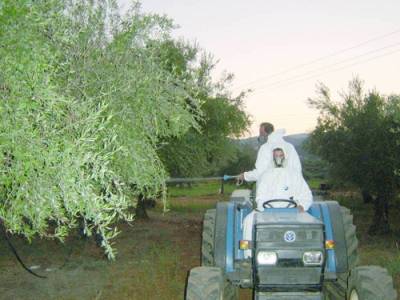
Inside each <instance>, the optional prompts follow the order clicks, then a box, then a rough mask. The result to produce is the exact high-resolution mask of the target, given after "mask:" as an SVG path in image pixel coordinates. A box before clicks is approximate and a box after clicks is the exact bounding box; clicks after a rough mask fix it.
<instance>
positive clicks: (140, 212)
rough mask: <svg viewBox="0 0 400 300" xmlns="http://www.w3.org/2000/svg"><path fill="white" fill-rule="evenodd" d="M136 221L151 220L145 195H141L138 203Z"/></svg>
mask: <svg viewBox="0 0 400 300" xmlns="http://www.w3.org/2000/svg"><path fill="white" fill-rule="evenodd" d="M135 216H136V219H149V215H148V214H147V211H146V199H145V198H144V197H143V195H139V197H138V202H137V205H136V209H135Z"/></svg>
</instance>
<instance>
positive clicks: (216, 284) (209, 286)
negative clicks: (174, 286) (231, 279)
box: [185, 267, 225, 300]
mask: <svg viewBox="0 0 400 300" xmlns="http://www.w3.org/2000/svg"><path fill="white" fill-rule="evenodd" d="M224 287H225V286H224V276H223V274H222V270H221V269H220V268H216V267H196V268H193V269H192V270H191V271H190V274H189V279H188V283H187V287H186V297H185V299H186V300H223V299H224Z"/></svg>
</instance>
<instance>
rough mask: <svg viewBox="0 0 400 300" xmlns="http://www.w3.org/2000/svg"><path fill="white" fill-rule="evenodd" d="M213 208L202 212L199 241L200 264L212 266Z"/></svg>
mask: <svg viewBox="0 0 400 300" xmlns="http://www.w3.org/2000/svg"><path fill="white" fill-rule="evenodd" d="M214 236H215V209H209V210H207V211H206V213H205V214H204V219H203V233H202V241H201V265H202V266H214Z"/></svg>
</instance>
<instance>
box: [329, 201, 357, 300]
mask: <svg viewBox="0 0 400 300" xmlns="http://www.w3.org/2000/svg"><path fill="white" fill-rule="evenodd" d="M340 211H341V214H342V219H343V227H344V231H345V242H346V249H347V264H348V271H347V272H345V273H338V274H337V281H336V282H326V283H325V284H324V293H325V294H326V299H329V300H336V299H338V300H339V299H345V295H346V291H347V284H348V278H349V275H350V270H352V269H353V268H355V267H356V266H357V265H358V263H359V256H358V252H357V248H358V239H357V236H356V226H355V225H354V224H353V215H352V214H351V213H350V210H349V209H348V208H346V207H343V206H341V207H340Z"/></svg>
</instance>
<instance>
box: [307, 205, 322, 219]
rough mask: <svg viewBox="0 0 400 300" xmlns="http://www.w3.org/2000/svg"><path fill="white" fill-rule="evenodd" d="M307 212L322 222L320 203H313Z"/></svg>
mask: <svg viewBox="0 0 400 300" xmlns="http://www.w3.org/2000/svg"><path fill="white" fill-rule="evenodd" d="M307 212H308V213H309V214H310V215H312V216H313V217H314V218H317V219H320V220H321V209H320V205H319V203H313V204H312V205H311V207H310V208H309V209H308V211H307Z"/></svg>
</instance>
